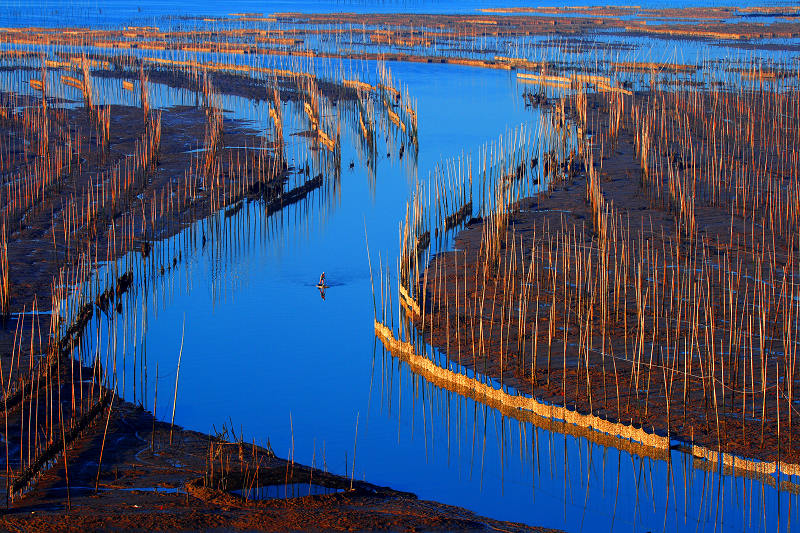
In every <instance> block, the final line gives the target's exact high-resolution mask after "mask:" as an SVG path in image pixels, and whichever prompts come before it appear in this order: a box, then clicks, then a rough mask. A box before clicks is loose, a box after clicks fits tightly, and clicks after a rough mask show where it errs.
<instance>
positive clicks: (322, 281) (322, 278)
mask: <svg viewBox="0 0 800 533" xmlns="http://www.w3.org/2000/svg"><path fill="white" fill-rule="evenodd" d="M324 286H325V272H323V273H322V275H320V277H319V281H318V282H317V287H324Z"/></svg>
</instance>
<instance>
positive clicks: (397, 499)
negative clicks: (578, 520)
mask: <svg viewBox="0 0 800 533" xmlns="http://www.w3.org/2000/svg"><path fill="white" fill-rule="evenodd" d="M109 74H110V75H112V76H114V77H122V79H124V80H136V79H137V76H136V75H135V74H127V75H122V74H121V73H103V72H101V71H97V72H95V76H96V77H99V76H103V75H109ZM146 74H147V75H148V79H152V80H153V81H158V82H160V83H164V84H166V85H170V86H173V87H181V88H184V89H189V90H194V91H196V92H197V93H198V103H197V105H196V106H181V107H173V108H169V109H165V110H163V111H161V112H158V113H154V112H152V111H150V114H148V112H147V111H144V110H143V109H142V107H135V106H133V107H131V106H123V105H111V106H107V107H103V108H101V109H102V111H101V112H102V113H106V112H107V113H110V119H109V122H108V130H109V133H108V134H107V141H104V138H103V134H102V121H101V117H102V115H100V112H98V111H96V110H90V109H89V106H88V105H83V106H81V105H78V106H76V107H74V108H67V109H63V110H62V109H59V108H58V107H57V105H56V104H58V103H59V102H58V101H57V100H56V99H52V98H47V99H45V100H42V99H40V98H36V97H19V96H11V95H8V94H4V95H2V97H1V98H0V101H2V102H3V103H4V104H5V106H4V110H6V112H5V113H4V114H3V115H2V117H1V118H2V119H1V120H0V128H5V131H3V133H4V135H5V138H6V139H9V144H8V145H7V146H6V147H4V149H5V150H6V154H7V155H6V157H5V158H4V163H5V164H6V166H5V168H4V169H3V177H4V179H3V182H4V184H6V189H7V191H10V192H7V193H6V194H4V195H3V197H2V200H3V203H4V205H5V206H6V214H7V215H6V218H5V221H4V222H5V228H6V238H7V247H6V249H5V254H7V258H8V264H9V265H10V267H9V268H8V270H7V276H8V277H7V279H8V286H9V287H10V290H9V293H8V297H9V299H8V302H7V305H8V307H7V312H8V313H9V314H8V315H7V316H6V317H5V319H4V320H3V328H2V330H0V364H2V368H3V369H4V372H3V374H4V380H3V383H4V384H3V388H4V411H5V423H6V430H5V434H7V435H19V436H20V437H19V439H8V441H10V442H8V441H7V443H6V446H7V453H6V454H5V457H6V459H7V461H6V462H7V465H6V468H5V469H3V472H2V477H3V479H4V481H5V483H4V485H5V493H6V506H5V508H4V510H3V511H2V515H0V527H2V528H3V529H4V530H9V531H14V530H18V531H52V530H64V531H86V530H91V531H95V530H108V529H125V530H135V531H152V530H167V529H179V530H209V529H215V528H220V529H225V530H230V529H234V530H236V529H239V530H265V531H286V530H309V529H311V530H382V529H383V530H387V529H388V530H419V529H426V530H454V529H458V530H467V531H472V530H474V531H485V530H495V529H498V528H500V529H503V530H507V531H539V529H535V528H529V527H527V526H524V525H521V524H510V523H503V522H497V521H494V520H490V519H486V518H483V517H480V516H477V515H474V514H473V513H470V512H468V511H465V510H463V509H459V508H455V507H451V506H446V505H442V504H438V503H435V502H429V501H420V500H418V499H417V498H416V497H415V496H414V495H412V494H409V493H402V492H398V491H395V490H392V489H389V488H384V487H378V486H374V485H371V484H369V483H366V482H363V481H358V480H351V479H348V478H346V477H344V476H338V475H334V474H330V473H327V472H324V471H320V470H318V469H312V468H310V467H305V466H303V465H300V464H295V463H293V462H287V461H285V460H282V459H279V458H277V457H275V455H274V453H272V450H271V449H268V448H267V449H265V448H262V447H258V446H254V445H252V444H249V443H246V442H242V441H241V440H240V439H239V437H237V436H236V435H235V434H233V433H232V432H229V431H228V430H227V429H224V428H223V430H222V431H221V432H219V433H218V434H216V435H207V434H201V433H197V432H193V431H187V430H184V429H182V428H180V427H174V428H173V427H170V425H169V424H166V423H163V422H159V421H157V420H155V419H154V418H153V415H152V413H150V412H148V411H145V410H144V409H142V408H141V406H138V405H135V404H133V403H131V402H127V401H124V400H122V399H120V398H117V397H115V396H114V394H113V392H112V391H110V390H108V389H106V388H104V387H103V386H102V384H101V382H100V381H98V380H96V379H95V375H97V374H98V373H102V369H101V368H100V367H99V366H92V367H88V366H82V365H80V364H76V363H75V362H74V360H73V359H72V357H73V349H76V348H75V347H76V346H79V345H80V339H81V337H82V336H83V334H84V329H85V328H86V327H87V324H88V323H89V321H90V320H91V318H92V316H93V315H95V314H97V315H101V314H105V315H108V314H109V313H112V314H113V313H114V312H115V308H116V312H118V313H123V312H127V311H126V309H127V307H126V304H125V294H126V293H127V291H128V290H136V288H137V287H138V286H139V285H140V284H141V283H143V282H144V280H143V279H137V278H138V277H139V275H140V274H143V273H144V274H146V275H155V276H158V275H164V272H165V269H166V270H169V269H170V268H172V267H174V266H175V264H177V262H179V261H181V260H182V257H180V256H176V257H174V258H173V257H163V256H159V257H153V256H150V255H149V254H150V251H151V249H152V248H153V245H154V244H155V243H157V242H158V241H160V240H162V239H165V238H167V237H169V236H172V235H175V234H177V233H178V232H180V231H181V230H182V229H184V228H186V227H187V226H188V225H189V224H191V223H192V222H194V221H196V220H199V219H200V218H203V217H207V216H209V215H210V214H212V213H213V212H218V211H221V210H224V211H225V217H226V218H227V217H228V212H229V211H230V212H231V213H232V214H233V213H235V212H236V211H237V210H238V209H239V208H240V207H241V203H242V202H243V201H245V200H247V201H253V202H258V203H260V204H262V205H263V209H264V210H265V213H266V214H267V215H269V214H272V213H275V212H279V211H280V210H281V209H283V208H285V207H286V206H288V205H291V204H292V203H295V202H299V201H302V200H303V199H304V198H305V197H306V196H307V195H308V194H309V193H311V192H312V191H314V190H316V189H318V188H320V187H323V186H324V181H325V180H327V178H325V180H324V179H323V176H322V175H321V174H320V175H319V176H313V175H309V173H308V172H307V171H306V170H305V169H296V168H294V167H292V166H291V165H288V164H277V163H276V155H275V152H274V147H273V146H272V145H270V144H269V143H268V142H267V140H265V137H264V134H263V132H255V131H253V130H251V129H249V128H247V127H243V126H242V125H241V124H239V123H237V122H236V121H233V120H228V119H224V121H222V123H221V125H220V127H221V130H222V139H221V141H220V142H218V148H216V150H215V154H214V159H213V160H212V161H210V163H211V164H212V165H214V167H213V168H214V169H215V170H213V172H214V177H215V178H216V179H217V181H216V187H217V191H218V192H215V191H214V189H213V188H212V187H209V186H208V185H207V184H206V182H205V181H204V177H203V176H201V174H202V173H203V171H202V165H203V164H207V163H209V158H208V157H206V156H205V154H204V152H206V151H207V150H201V151H200V152H199V153H198V149H203V148H204V144H206V145H207V143H208V135H209V133H208V132H209V129H208V128H209V120H210V119H209V117H213V116H214V113H215V111H214V109H213V108H211V109H210V107H209V105H208V104H207V103H206V102H205V101H204V96H205V95H203V94H201V87H200V86H199V84H198V81H197V79H196V78H194V79H193V78H191V77H190V76H188V75H185V74H181V73H176V72H159V71H152V72H147V73H146ZM210 82H211V83H212V84H215V85H216V87H218V88H219V89H217V90H219V91H221V92H223V93H225V94H235V95H239V96H243V97H247V98H259V99H262V98H264V95H265V94H266V88H265V86H264V85H263V84H256V83H253V82H250V83H248V82H247V80H245V79H243V78H242V77H239V76H230V75H225V74H219V75H217V76H211V77H210ZM284 90H285V91H286V92H285V94H283V95H282V98H283V99H289V100H291V99H293V98H294V99H298V96H297V95H296V94H294V91H296V90H297V86H296V85H295V84H294V83H293V82H290V83H284V85H283V86H282V87H281V91H284ZM322 90H323V91H328V92H329V93H330V94H329V96H330V97H331V98H332V99H334V101H335V100H336V99H338V98H342V97H346V96H347V95H350V96H351V97H352V92H353V91H352V90H350V89H347V88H344V87H340V86H337V87H333V86H331V87H328V86H323V87H322ZM334 90H335V91H336V93H335V94H333V93H332V92H331V91H334ZM20 109H22V110H30V113H28V112H26V111H21V112H20V111H19V110H20ZM15 110H16V111H15ZM45 117H46V118H45ZM156 120H157V128H158V134H159V140H158V150H157V156H156V157H155V158H154V159H146V160H145V161H144V162H143V164H139V163H138V161H139V160H138V159H137V158H138V157H140V156H137V155H136V154H140V153H143V147H142V139H143V138H144V139H146V138H147V132H148V128H151V129H153V128H155V127H156V122H154V121H156ZM26 129H27V130H28V131H29V133H25V131H26ZM37 129H38V131H39V134H38V136H37V135H35V134H33V131H37ZM31 130H33V131H31ZM44 131H46V134H44V133H42V132H44ZM26 135H27V137H26ZM26 139H27V140H26ZM43 139H44V140H45V141H43ZM30 141H33V142H30ZM43 142H46V143H47V145H43V144H42V143H43ZM37 143H38V146H37ZM63 146H68V147H70V149H71V153H66V152H58V150H59V148H60V147H63ZM242 147H245V148H242ZM247 147H251V148H252V149H250V150H248V149H246V148H247ZM33 150H37V151H38V152H39V153H40V154H44V156H45V157H47V154H53V153H56V154H58V157H57V158H55V159H58V160H59V161H61V162H65V165H67V166H54V167H53V168H52V170H53V172H54V173H55V175H56V179H55V180H53V181H51V182H48V185H46V186H45V187H44V188H43V194H42V195H40V196H39V195H37V196H31V197H28V196H24V197H23V196H22V195H20V194H19V193H17V192H16V191H15V190H14V189H13V184H14V183H15V180H17V181H18V180H23V181H24V180H31V179H32V178H31V177H30V176H33V175H38V174H36V173H37V172H38V171H37V170H36V169H37V168H39V167H35V165H36V161H38V159H36V158H31V157H30V155H31V152H32V151H33ZM132 154H133V158H132ZM132 159H133V161H131V160H132ZM126 161H127V162H130V163H131V165H133V166H131V167H130V168H129V167H126V166H125V165H126ZM48 168H49V167H48ZM115 169H116V170H115ZM119 169H123V170H119ZM247 169H249V172H252V173H256V174H258V179H257V180H255V179H250V181H249V183H251V185H249V186H246V187H245V186H243V185H242V183H243V182H244V183H248V181H247V180H246V179H244V178H243V173H245V172H248V170H247ZM113 172H117V174H114V175H113V176H112V175H111V174H110V173H113ZM126 172H127V173H128V174H126ZM295 175H297V176H299V177H300V178H296V179H294V180H293V182H294V183H297V182H298V181H299V182H302V184H301V185H299V186H297V187H296V188H294V189H290V188H289V187H288V184H287V182H288V181H289V180H290V179H291V178H292V177H293V176H295ZM119 176H122V178H123V179H125V178H126V176H129V179H127V180H125V183H127V184H128V185H126V187H124V188H122V187H120V188H119V194H117V195H116V196H115V197H113V202H111V203H110V205H105V206H104V208H103V209H100V210H93V211H90V212H89V214H84V215H79V214H78V213H79V209H80V207H79V206H81V205H90V204H92V203H93V202H95V201H96V198H97V195H98V194H102V193H103V191H104V188H105V187H114V186H115V185H113V183H114V180H115V179H118V177H119ZM109 184H111V185H109ZM181 188H182V191H183V192H182V193H178V192H176V191H178V190H181ZM115 190H117V189H115ZM26 194H27V193H26ZM181 195H183V201H181ZM165 197H166V198H172V197H176V198H177V200H176V201H174V202H173V201H172V200H169V201H165ZM228 206H231V207H228ZM237 206H238V207H237ZM226 207H228V209H227V210H226ZM139 214H141V216H138V215H139ZM145 214H146V215H145ZM67 236H68V238H67ZM208 238H209V239H211V238H213V237H212V236H211V235H209V236H208ZM205 239H206V236H205V235H204V236H203V242H204V243H205ZM128 251H133V252H135V253H137V254H140V255H141V256H142V257H143V258H146V259H147V260H148V261H149V262H150V263H152V264H150V266H149V267H148V269H147V270H146V271H141V270H140V271H136V272H135V273H134V272H131V273H122V275H121V276H120V279H118V280H116V281H114V280H112V281H111V286H110V288H109V289H108V290H107V291H105V292H104V293H103V294H101V295H98V298H97V300H96V301H91V300H90V301H89V302H87V303H86V304H84V305H83V307H82V308H81V309H80V311H79V312H78V313H77V316H76V317H75V318H74V322H73V323H71V324H70V325H69V327H68V328H67V334H66V335H65V336H64V337H63V338H61V339H60V341H58V342H57V343H55V344H54V343H53V342H52V340H53V339H52V335H49V334H48V330H49V329H48V328H49V327H52V324H51V325H50V326H48V322H50V321H51V317H52V315H50V314H49V311H50V310H51V306H50V303H51V300H52V298H54V297H55V298H57V297H59V296H61V295H63V294H65V293H64V292H63V290H60V289H58V287H57V286H54V285H53V279H54V278H56V279H57V278H58V275H59V272H62V271H64V269H67V271H69V269H75V268H76V266H77V265H79V264H82V262H83V263H85V262H86V261H87V255H88V257H89V259H90V260H93V261H94V260H96V259H95V258H94V257H92V254H95V257H96V256H100V258H101V260H103V259H115V258H119V257H121V256H122V254H124V253H125V252H128ZM77 272H81V270H80V269H78V270H77ZM84 272H85V274H88V272H86V271H84ZM134 274H135V275H134ZM75 279H76V281H79V278H75ZM33 301H36V302H37V307H36V311H37V314H35V315H33V314H30V313H29V314H17V313H19V312H21V311H23V310H24V311H26V312H29V311H30V309H31V302H33ZM23 346H24V347H25V348H24V349H23V348H22V347H23ZM28 347H29V348H28ZM28 352H30V353H28ZM40 354H43V355H40ZM45 355H46V357H45ZM80 376H83V377H84V378H86V379H78V378H79V377H80ZM89 376H91V379H88V377H89ZM6 378H7V380H6ZM56 397H57V399H56V400H54V398H56ZM54 412H58V413H59V414H58V416H57V418H53V417H54V416H55V415H54V414H53V413H54ZM30 413H36V422H37V425H40V427H39V429H38V430H37V432H36V437H35V438H34V439H33V440H32V439H31V438H30V437H29V436H26V435H30V433H29V432H28V431H27V425H28V416H30ZM40 413H41V414H42V417H44V422H41V421H40V420H39V414H40ZM62 413H63V416H64V420H63V421H62V418H61V416H62ZM67 417H69V419H68V420H67ZM62 441H63V443H62ZM32 453H33V454H34V455H33V456H31V454H32ZM26 455H27V457H26ZM312 482H313V485H314V486H321V487H325V490H324V491H323V492H325V493H324V494H320V495H310V496H305V497H294V498H277V499H269V500H263V501H257V500H252V499H245V498H243V497H242V496H237V495H236V494H234V493H233V492H232V491H236V490H239V489H244V490H245V491H248V490H254V489H255V488H256V487H259V486H270V487H275V488H276V490H278V491H280V490H281V489H282V488H283V487H287V486H288V487H292V486H299V485H305V484H311V483H312Z"/></svg>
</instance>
